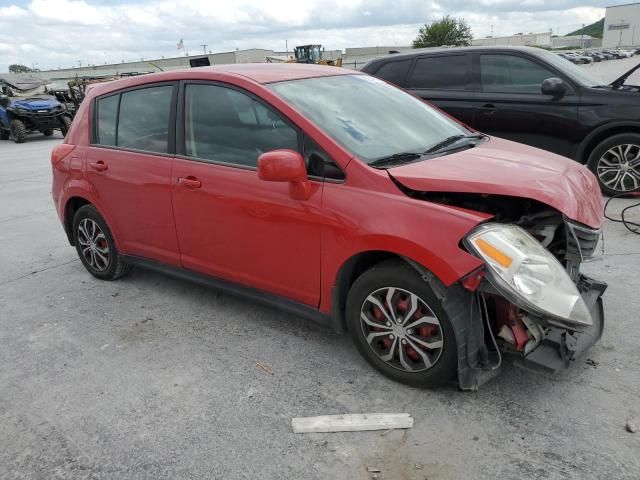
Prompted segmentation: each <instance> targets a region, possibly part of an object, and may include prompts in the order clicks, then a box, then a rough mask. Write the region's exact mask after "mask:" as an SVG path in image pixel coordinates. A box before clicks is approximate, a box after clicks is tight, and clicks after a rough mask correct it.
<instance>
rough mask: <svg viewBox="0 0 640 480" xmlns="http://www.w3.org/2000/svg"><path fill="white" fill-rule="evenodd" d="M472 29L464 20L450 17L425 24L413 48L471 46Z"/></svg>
mask: <svg viewBox="0 0 640 480" xmlns="http://www.w3.org/2000/svg"><path fill="white" fill-rule="evenodd" d="M472 39H473V35H471V27H469V24H468V23H467V22H466V21H465V20H464V18H454V17H451V16H449V15H446V16H444V17H442V18H441V19H440V20H436V21H434V22H431V23H425V24H424V25H423V26H422V27H420V30H419V31H418V36H417V37H416V39H415V40H414V41H413V48H425V47H440V46H443V45H447V46H456V47H459V46H467V45H471V40H472Z"/></svg>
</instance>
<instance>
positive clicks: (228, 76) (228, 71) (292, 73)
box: [91, 63, 361, 95]
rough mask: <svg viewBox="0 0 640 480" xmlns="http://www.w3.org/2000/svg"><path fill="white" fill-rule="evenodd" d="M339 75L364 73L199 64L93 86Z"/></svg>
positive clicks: (101, 90)
mask: <svg viewBox="0 0 640 480" xmlns="http://www.w3.org/2000/svg"><path fill="white" fill-rule="evenodd" d="M337 75H361V74H360V72H357V71H355V70H349V69H346V68H339V67H330V66H328V65H314V64H303V63H242V64H229V65H215V66H211V67H197V68H187V69H180V70H170V71H167V72H158V73H149V74H145V75H137V76H133V77H127V78H123V79H120V80H113V81H110V82H103V83H95V84H92V85H91V91H92V93H93V94H94V95H102V94H105V93H109V92H111V91H115V90H119V89H122V88H128V87H134V86H139V85H145V84H148V83H157V82H165V81H166V82H169V81H176V80H195V79H198V80H219V81H225V80H227V81H231V82H233V79H234V78H235V79H238V78H244V79H248V80H251V81H253V82H256V83H260V84H267V83H274V82H284V81H287V80H301V79H305V78H316V77H330V76H337Z"/></svg>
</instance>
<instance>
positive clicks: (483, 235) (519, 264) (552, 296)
mask: <svg viewBox="0 0 640 480" xmlns="http://www.w3.org/2000/svg"><path fill="white" fill-rule="evenodd" d="M465 244H466V246H467V248H469V250H470V251H471V252H472V253H474V254H475V255H477V256H478V257H480V258H482V259H483V260H484V261H485V263H486V265H487V267H488V268H487V278H488V279H489V281H490V282H491V284H492V285H493V287H494V288H496V289H497V290H498V291H499V292H500V293H501V294H502V295H504V297H505V298H506V299H507V300H509V301H510V302H511V303H513V304H514V305H516V306H518V307H520V308H522V309H523V310H526V311H528V312H530V313H532V314H534V315H537V316H540V317H544V318H545V319H546V320H547V321H548V322H549V323H550V324H553V325H557V326H560V327H563V328H567V329H570V330H580V329H584V328H586V327H588V326H590V325H592V323H593V320H592V319H591V314H590V313H589V309H588V308H587V306H586V304H585V302H584V300H583V299H582V296H581V295H580V292H578V289H577V287H576V285H575V284H574V283H573V281H572V280H571V278H570V277H569V275H568V274H567V272H566V270H565V269H564V267H563V266H562V264H561V263H560V262H559V261H558V260H557V259H556V258H555V257H554V256H553V254H551V252H549V251H548V250H547V249H546V248H544V247H543V246H542V244H540V242H538V241H537V240H536V239H535V238H533V237H532V236H531V235H529V234H528V233H527V232H526V231H525V230H523V229H522V228H520V227H518V226H516V225H509V224H500V223H486V224H483V225H480V226H479V227H477V228H476V229H474V230H473V231H472V232H471V233H470V234H469V235H468V236H467V238H466V240H465Z"/></svg>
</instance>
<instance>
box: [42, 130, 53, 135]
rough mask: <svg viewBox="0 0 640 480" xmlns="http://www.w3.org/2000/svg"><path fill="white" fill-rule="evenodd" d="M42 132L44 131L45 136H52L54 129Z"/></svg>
mask: <svg viewBox="0 0 640 480" xmlns="http://www.w3.org/2000/svg"><path fill="white" fill-rule="evenodd" d="M42 133H44V136H45V137H50V136H51V135H53V130H45V131H44V132H42Z"/></svg>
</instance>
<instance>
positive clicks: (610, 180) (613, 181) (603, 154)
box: [587, 133, 640, 196]
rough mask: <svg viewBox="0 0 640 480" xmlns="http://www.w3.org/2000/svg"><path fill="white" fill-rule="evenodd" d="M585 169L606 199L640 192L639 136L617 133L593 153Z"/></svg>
mask: <svg viewBox="0 0 640 480" xmlns="http://www.w3.org/2000/svg"><path fill="white" fill-rule="evenodd" d="M587 165H588V166H589V169H591V171H592V172H593V173H594V174H595V175H596V177H598V182H600V188H601V189H602V192H603V193H605V194H607V195H611V196H613V195H620V194H625V193H630V192H634V191H638V190H640V134H637V133H621V134H619V135H613V136H612V137H609V138H607V139H606V140H605V141H603V142H602V143H600V144H599V145H598V146H596V148H594V149H593V151H592V152H591V155H589V160H588V162H587Z"/></svg>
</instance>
